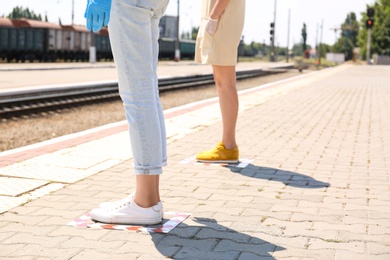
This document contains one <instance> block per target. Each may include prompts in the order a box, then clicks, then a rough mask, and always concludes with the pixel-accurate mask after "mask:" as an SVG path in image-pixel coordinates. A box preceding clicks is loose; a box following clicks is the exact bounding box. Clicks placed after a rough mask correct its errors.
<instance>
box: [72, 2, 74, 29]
mask: <svg viewBox="0 0 390 260" xmlns="http://www.w3.org/2000/svg"><path fill="white" fill-rule="evenodd" d="M73 24H74V0H72V25H73Z"/></svg>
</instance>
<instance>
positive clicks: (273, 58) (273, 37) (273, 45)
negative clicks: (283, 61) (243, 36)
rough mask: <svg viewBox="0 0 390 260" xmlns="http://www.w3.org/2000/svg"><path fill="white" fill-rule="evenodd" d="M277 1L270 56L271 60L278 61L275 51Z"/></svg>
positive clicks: (272, 25)
mask: <svg viewBox="0 0 390 260" xmlns="http://www.w3.org/2000/svg"><path fill="white" fill-rule="evenodd" d="M276 2H277V0H275V5H274V22H273V23H271V30H272V31H271V32H272V33H271V34H272V36H271V56H270V60H271V61H276V53H275V36H276V34H275V32H276Z"/></svg>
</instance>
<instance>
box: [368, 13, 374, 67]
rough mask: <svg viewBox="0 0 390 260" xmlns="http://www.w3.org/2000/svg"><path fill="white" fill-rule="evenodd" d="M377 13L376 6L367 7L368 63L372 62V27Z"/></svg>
mask: <svg viewBox="0 0 390 260" xmlns="http://www.w3.org/2000/svg"><path fill="white" fill-rule="evenodd" d="M374 15H375V10H374V8H372V7H370V8H368V9H367V16H368V19H367V20H366V28H367V52H366V61H367V64H371V59H370V58H371V57H370V56H371V55H370V52H371V29H372V27H373V26H374V19H373V17H374Z"/></svg>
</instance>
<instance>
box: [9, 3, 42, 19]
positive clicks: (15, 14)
mask: <svg viewBox="0 0 390 260" xmlns="http://www.w3.org/2000/svg"><path fill="white" fill-rule="evenodd" d="M7 17H8V18H10V19H18V18H27V19H31V20H38V21H42V16H41V15H40V14H36V13H34V11H30V9H28V8H26V9H25V8H23V7H22V6H17V7H14V9H12V12H11V13H9V15H8V16H7Z"/></svg>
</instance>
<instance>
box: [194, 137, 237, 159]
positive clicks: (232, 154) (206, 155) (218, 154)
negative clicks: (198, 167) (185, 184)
mask: <svg viewBox="0 0 390 260" xmlns="http://www.w3.org/2000/svg"><path fill="white" fill-rule="evenodd" d="M238 156H239V152H238V146H237V145H236V147H234V148H233V149H231V150H228V149H226V148H225V146H224V145H223V143H222V142H219V143H218V144H217V146H216V147H215V148H214V149H212V150H209V151H203V152H200V153H198V154H197V155H196V159H197V160H198V161H199V162H212V163H236V162H238V158H239V157H238Z"/></svg>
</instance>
